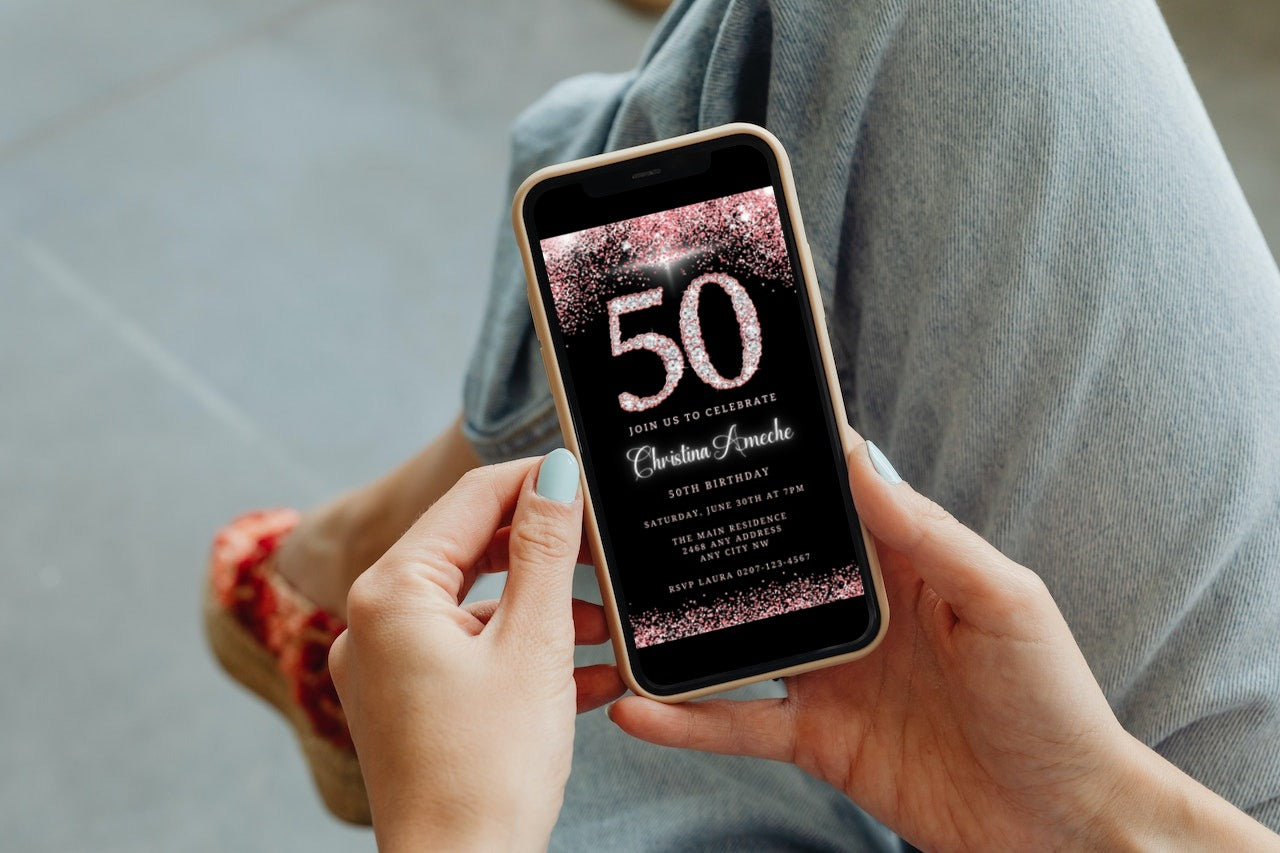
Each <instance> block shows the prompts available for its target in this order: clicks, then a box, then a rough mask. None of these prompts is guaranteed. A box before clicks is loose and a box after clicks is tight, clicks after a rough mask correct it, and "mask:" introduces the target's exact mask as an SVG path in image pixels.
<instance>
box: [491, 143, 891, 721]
mask: <svg viewBox="0 0 1280 853" xmlns="http://www.w3.org/2000/svg"><path fill="white" fill-rule="evenodd" d="M734 134H751V135H752V136H756V137H758V138H760V139H762V140H764V141H765V142H766V143H767V144H768V145H769V148H770V149H772V151H773V154H774V156H775V157H776V158H777V160H778V167H779V172H780V174H781V176H782V197H783V199H784V201H785V203H786V205H787V210H788V212H789V214H790V216H791V223H792V227H793V229H794V231H795V241H796V248H797V249H798V250H799V252H800V268H801V271H802V273H803V279H804V288H805V291H806V292H807V293H808V296H809V305H810V307H811V308H812V310H813V316H814V318H815V321H816V323H817V333H818V334H817V338H818V347H819V349H820V350H821V352H822V362H823V366H824V368H825V370H826V374H827V386H828V388H829V389H830V391H831V400H832V404H833V405H834V407H835V415H836V423H837V424H847V423H848V420H847V418H846V416H845V410H844V398H843V397H842V396H841V395H840V386H839V380H838V379H837V376H836V368H835V361H834V360H833V359H832V357H831V344H830V341H829V340H828V339H827V322H826V312H825V311H824V310H823V307H822V299H821V297H820V296H819V291H818V287H817V277H816V276H815V275H814V272H813V259H812V258H811V257H810V255H809V243H808V240H806V238H805V234H804V224H803V223H802V221H801V219H800V206H799V205H798V204H797V203H796V192H795V182H794V180H793V179H792V176H791V163H790V162H789V161H788V160H787V153H786V151H785V150H783V148H782V143H780V142H779V141H778V140H777V138H776V137H775V136H774V135H773V134H772V133H770V132H769V131H767V130H765V129H764V128H762V127H758V126H756V125H754V124H746V123H743V122H739V123H735V124H726V125H721V126H720V127H713V128H710V129H709V130H701V131H698V132H697V133H690V134H686V135H684V136H677V137H674V138H672V139H666V140H663V141H661V142H651V143H648V144H646V145H638V146H636V147H634V148H624V149H622V150H620V151H611V152H609V153H607V154H599V155H596V156H594V157H586V158H584V159H582V160H574V161H572V162H569V163H561V164H559V165H556V166H548V167H546V168H544V169H539V170H538V171H536V172H534V173H533V174H532V175H530V176H529V177H528V178H526V179H525V181H524V183H522V184H521V185H520V188H519V189H518V190H517V191H516V197H515V201H514V202H513V203H512V219H513V222H514V224H515V230H516V238H517V240H518V242H519V244H520V253H521V256H522V257H523V258H524V270H525V277H526V279H527V281H528V287H529V306H530V308H531V309H532V311H533V324H534V327H535V328H536V329H537V332H538V341H539V343H540V345H541V349H542V363H543V366H544V367H545V368H546V371H547V380H548V381H549V382H550V383H551V391H552V393H553V394H554V395H555V401H556V413H557V414H558V415H559V416H560V429H561V431H562V432H563V434H564V442H565V446H566V447H568V448H569V449H570V450H572V451H573V452H574V454H575V455H576V456H577V457H578V458H579V459H581V458H582V452H581V448H580V447H579V442H578V436H577V433H576V430H575V429H574V426H573V418H572V417H570V414H569V400H568V396H567V395H566V394H565V390H564V382H563V381H562V380H561V377H560V365H559V363H558V361H557V359H556V352H555V347H554V346H553V345H552V343H551V330H550V326H549V325H548V322H547V307H546V305H545V304H544V303H543V300H542V290H541V288H540V287H539V286H538V277H537V272H536V268H535V267H534V263H533V249H532V247H531V245H530V243H529V235H528V232H527V231H526V230H525V227H524V216H523V208H524V202H525V198H526V197H527V196H528V195H529V191H530V190H531V189H533V187H534V186H536V185H537V184H538V183H540V182H541V181H543V180H546V179H547V178H551V177H555V176H558V175H567V174H572V173H574V172H581V171H584V170H586V169H591V168H595V167H596V166H605V165H609V164H611V163H618V162H620V161H623V160H629V159H632V158H635V157H643V156H645V155H647V154H654V153H657V152H659V151H667V150H670V149H673V148H680V147H683V146H686V145H691V144H694V143H697V142H703V141H705V140H708V139H716V138H719V137H722V136H731V135H734ZM850 432H851V431H850V430H846V429H841V430H840V444H841V446H842V447H843V448H844V452H845V454H846V456H847V455H848V453H849V450H850V444H849V437H850ZM580 486H581V488H582V494H583V499H584V501H585V504H586V531H587V537H588V539H589V540H590V543H591V553H592V556H593V557H594V559H595V564H596V577H597V578H598V579H599V582H600V594H601V596H602V597H603V600H604V607H605V612H606V615H607V617H608V620H609V634H610V636H611V638H612V642H613V653H614V657H615V658H616V659H617V663H618V670H619V672H620V673H621V674H622V678H623V680H624V681H626V683H627V686H628V687H630V688H631V689H632V690H633V691H635V692H636V693H637V694H639V695H641V696H647V697H649V698H650V699H656V700H658V701H660V702H684V701H686V700H689V699H694V698H697V697H699V696H705V695H707V694H709V693H719V692H721V691H724V690H732V689H733V688H735V687H741V686H742V685H744V684H752V683H754V682H757V681H766V680H768V679H771V678H781V677H783V676H788V675H796V674H798V673H801V672H808V671H810V670H814V669H821V668H823V667H828V666H834V665H836V664H841V663H845V662H847V661H851V660H856V659H858V658H860V657H863V656H865V655H867V654H870V653H871V652H872V651H873V650H874V649H875V648H876V646H878V645H879V644H880V641H881V640H882V639H883V638H884V632H885V630H886V629H887V628H888V626H889V603H888V600H887V599H886V597H885V592H884V581H883V579H882V578H881V576H880V561H879V559H878V558H877V556H876V549H875V543H874V542H873V541H872V539H871V537H870V536H869V535H868V534H867V530H866V528H865V527H862V539H863V542H864V543H866V551H867V558H868V560H869V562H870V564H871V566H870V568H871V580H872V587H873V589H874V593H875V596H876V601H877V602H878V603H879V607H880V630H879V631H878V632H877V634H876V636H875V637H874V638H873V639H872V640H871V642H870V643H868V644H867V645H866V646H864V647H863V648H861V649H858V650H857V651H855V652H849V653H848V654H843V655H837V656H835V657H829V658H822V659H821V660H816V661H809V662H808V663H803V664H797V665H795V666H788V667H785V668H783V669H777V670H772V671H770V672H763V673H760V674H759V675H753V676H750V677H748V678H738V679H735V680H733V681H726V682H723V683H720V684H714V685H711V686H709V687H702V688H699V689H697V690H690V691H687V692H685V693H680V694H677V695H674V696H657V695H655V694H653V693H651V692H649V691H647V690H645V689H644V688H642V687H641V686H640V685H639V684H638V683H637V682H636V679H635V676H634V675H633V673H632V672H631V659H630V657H629V656H628V655H627V649H626V644H625V643H624V642H623V639H622V637H623V633H622V619H621V616H620V614H619V612H618V603H617V601H616V599H615V598H614V594H613V584H612V583H611V582H610V578H609V565H608V563H607V562H606V561H605V559H604V550H603V548H602V547H601V543H600V531H599V530H598V529H597V527H596V513H595V506H594V502H593V496H592V494H591V492H590V491H589V490H588V489H587V480H586V476H585V473H584V474H583V475H582V477H581V480H580ZM859 525H860V526H861V522H859Z"/></svg>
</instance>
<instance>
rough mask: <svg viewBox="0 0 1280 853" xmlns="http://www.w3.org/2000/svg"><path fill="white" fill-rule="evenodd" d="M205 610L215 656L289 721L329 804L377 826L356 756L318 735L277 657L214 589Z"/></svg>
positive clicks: (349, 819) (331, 808)
mask: <svg viewBox="0 0 1280 853" xmlns="http://www.w3.org/2000/svg"><path fill="white" fill-rule="evenodd" d="M203 609H204V630H205V636H206V637H207V638H208V640H209V647H210V648H211V649H212V650H213V654H214V657H216V658H217V660H218V663H219V664H220V665H221V666H222V668H223V670H225V671H226V673H227V675H229V676H231V677H232V678H233V679H235V680H236V681H238V682H239V683H240V684H241V685H242V686H244V687H245V689H247V690H249V691H250V692H252V693H254V694H256V695H257V696H259V697H260V698H261V699H263V700H264V701H266V702H268V703H270V704H271V706H272V707H274V708H275V709H276V710H277V711H279V712H280V714H281V715H282V716H283V717H284V718H285V719H286V720H288V721H289V725H290V726H291V727H292V728H293V732H294V735H296V736H297V738H298V744H299V745H300V746H301V747H302V754H303V755H304V756H306V759H307V764H308V765H309V766H310V767H311V778H312V779H313V780H314V781H315V785H316V789H317V790H318V791H319V792H320V798H321V799H322V800H324V804H325V806H326V807H327V808H328V809H329V811H330V812H332V813H333V814H334V816H335V817H338V818H340V819H342V820H345V821H347V822H348V823H354V824H361V825H364V826H369V825H371V824H372V823H373V819H372V816H371V815H370V813H369V798H368V796H367V795H366V794H365V788H364V776H362V775H361V773H360V763H359V761H357V760H356V756H355V753H352V752H349V751H347V750H344V749H340V748H339V747H337V746H334V745H333V744H332V743H330V742H329V741H327V740H325V739H324V738H322V737H319V736H318V735H316V734H315V733H314V732H313V731H312V726H311V721H310V720H309V719H308V718H307V715H306V712H305V711H304V710H303V709H302V707H301V706H300V705H298V703H297V702H295V701H294V699H293V696H292V694H291V691H290V689H289V683H288V681H287V680H286V679H285V677H284V675H283V674H282V673H281V672H280V669H279V667H278V666H277V665H276V660H275V658H274V657H273V656H272V655H271V653H270V652H269V651H267V649H265V648H263V646H262V645H261V644H259V643H258V642H257V640H255V639H254V637H253V635H252V634H250V633H249V631H247V630H246V629H245V628H244V626H243V625H241V624H240V623H239V622H237V621H236V619H235V617H234V616H232V615H231V614H230V613H229V612H228V611H227V610H226V609H224V608H223V607H221V606H220V605H219V603H218V600H217V598H216V596H215V595H214V593H213V590H212V589H211V588H206V589H205V595H204V607H203Z"/></svg>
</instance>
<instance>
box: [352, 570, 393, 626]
mask: <svg viewBox="0 0 1280 853" xmlns="http://www.w3.org/2000/svg"><path fill="white" fill-rule="evenodd" d="M386 598H387V593H386V584H385V582H384V581H383V579H382V577H381V576H380V573H379V572H378V571H377V568H376V567H375V568H372V569H369V570H368V571H366V572H363V573H362V574H361V575H360V576H359V577H358V578H356V580H355V583H353V584H351V589H350V590H349V591H348V592H347V626H348V627H351V628H356V629H359V628H362V627H363V626H365V625H367V624H369V623H370V622H372V621H373V620H374V619H376V618H377V614H378V613H379V612H380V611H381V610H382V609H383V604H384V602H385V601H386Z"/></svg>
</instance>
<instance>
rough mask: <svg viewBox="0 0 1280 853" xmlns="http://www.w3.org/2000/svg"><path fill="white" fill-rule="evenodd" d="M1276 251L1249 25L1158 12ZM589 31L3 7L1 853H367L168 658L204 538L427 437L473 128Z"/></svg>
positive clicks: (393, 2)
mask: <svg viewBox="0 0 1280 853" xmlns="http://www.w3.org/2000/svg"><path fill="white" fill-rule="evenodd" d="M1166 7H1167V9H1168V10H1169V13H1170V15H1171V19H1172V20H1171V25H1172V27H1173V30H1174V32H1175V35H1176V36H1177V37H1178V38H1179V40H1180V43H1181V44H1182V45H1183V48H1184V51H1185V52H1186V54H1187V56H1188V60H1189V62H1190V63H1191V65H1192V71H1193V73H1194V74H1195V76H1196V78H1197V80H1198V81H1199V83H1200V85H1201V87H1202V91H1203V92H1204V94H1205V97H1206V100H1207V102H1208V107H1209V111H1210V113H1211V115H1212V116H1213V117H1214V118H1215V120H1216V122H1217V123H1218V126H1219V129H1220V132H1221V134H1222V137H1223V141H1224V145H1225V147H1226V149H1227V151H1228V153H1229V155H1230V156H1231V157H1232V158H1233V161H1234V163H1235V166H1236V169H1237V173H1238V175H1239V176H1240V179H1241V182H1242V184H1243V185H1244V187H1245V191H1246V193H1247V194H1248V195H1249V196H1250V197H1251V199H1252V201H1253V204H1254V205H1255V209H1256V211H1257V213H1258V215H1259V218H1260V220H1261V221H1262V225H1263V230H1264V232H1265V233H1266V234H1267V235H1268V237H1269V239H1270V240H1271V245H1272V246H1273V247H1274V246H1277V245H1280V149H1278V147H1277V146H1278V143H1277V142H1276V140H1277V139H1280V102H1278V98H1280V95H1278V93H1280V7H1277V6H1276V5H1275V4H1273V3H1271V2H1269V0H1257V2H1245V0H1168V2H1167V3H1166ZM649 26H650V24H649V22H648V21H647V20H646V19H644V18H640V17H637V16H634V15H632V14H630V13H628V12H626V11H624V10H622V9H621V8H619V7H617V6H616V5H614V4H613V3H610V2H607V0H525V2H514V0H504V2H501V3H483V4H467V3H448V4H446V3H443V2H440V0H363V2H341V0H254V2H250V0H164V2H161V0H116V2H114V3H110V4H104V3H100V2H95V0H0V81H4V82H3V84H0V577H2V578H3V583H4V592H3V594H0V675H3V678H4V684H3V685H2V686H0V724H3V726H4V734H3V736H2V737H0V767H3V768H5V772H4V774H3V775H2V776H0V829H2V830H3V832H4V841H3V842H0V847H4V848H5V849H14V850H136V849H165V850H172V849H184V850H185V849H192V850H198V849H210V850H214V849H273V850H274V849H303V848H306V849H311V850H324V849H335V850H337V849H343V850H350V849H361V848H364V849H368V848H371V847H372V838H371V836H370V835H369V834H368V833H367V832H363V831H357V830H351V829H347V828H345V827H343V826H341V825H339V824H337V823H335V822H332V821H330V820H328V819H327V818H326V817H325V816H324V813H323V812H322V811H321V809H320V807H319V805H318V804H317V801H316V800H315V798H314V796H313V795H312V793H311V791H310V789H309V787H308V785H307V782H306V781H305V776H304V768H303V764H302V761H301V759H300V757H299V756H298V754H297V751H296V750H295V748H294V745H293V743H292V742H291V740H290V738H289V737H288V736H287V734H286V730H285V727H284V725H283V724H282V723H280V722H279V721H278V720H277V719H276V718H275V717H274V716H273V715H271V714H269V713H267V712H266V711H265V710H264V709H263V708H262V707H261V706H259V705H258V704H256V703H253V702H251V701H249V700H248V699H247V698H246V697H245V696H244V695H242V694H240V693H238V692H235V691H233V690H231V689H229V688H228V687H227V685H226V684H225V683H224V682H223V681H222V679H220V678H219V677H218V676H217V675H216V674H215V670H214V667H213V665H212V664H211V663H210V661H209V659H208V656H207V654H206V653H205V651H204V647H203V644H202V641H201V639H200V636H199V634H198V631H197V624H196V618H195V614H196V610H197V602H198V598H199V585H200V572H201V569H202V563H203V559H204V551H205V547H206V542H207V537H208V535H209V533H210V531H211V530H212V529H213V528H214V527H215V526H216V525H217V524H218V523H220V522H221V521H222V520H224V519H225V518H227V517H229V516H230V515H232V514H234V513H236V512H238V511H240V510H242V509H244V508H247V507H253V506H260V505H264V504H273V503H275V504H290V505H306V504H308V503H310V502H313V501H315V500H317V499H319V498H321V497H323V496H325V495H327V494H329V493H330V492H331V491H333V490H334V489H336V488H338V487H341V486H343V485H348V484H352V483H355V482H358V481H360V480H362V479H364V478H367V477H370V476H372V475H374V474H375V473H377V472H380V471H381V470H383V469H385V468H386V467H388V466H390V465H391V464H392V463H393V462H395V461H396V460H398V459H399V458H401V457H402V456H404V455H406V454H408V453H409V452H410V451H412V450H413V449H414V448H415V447H416V446H417V444H418V443H419V441H420V440H421V439H422V438H423V437H424V436H426V435H429V434H431V433H432V432H434V431H435V430H437V429H439V428H440V427H442V426H443V425H444V424H445V423H446V422H447V420H448V419H449V417H450V416H451V415H452V414H453V412H454V411H456V409H457V407H458V399H459V388H460V375H459V365H460V359H461V358H462V357H463V354H464V351H465V350H466V349H467V347H468V342H469V341H470V339H471V337H472V332H473V330H474V329H475V327H476V325H477V324H478V322H479V312H480V308H481V305H482V301H483V290H484V284H485V281H486V276H487V272H488V256H489V247H490V243H491V239H492V235H493V234H494V233H495V230H496V229H498V228H505V227H507V226H506V214H505V209H506V204H507V201H508V200H507V199H505V198H504V197H503V186H504V168H505V128H506V126H507V124H508V122H509V121H510V119H511V118H512V117H513V116H514V115H515V113H516V112H517V111H518V110H519V109H520V108H521V107H522V106H524V105H525V104H526V103H528V102H529V101H530V100H531V99H533V98H534V97H535V96H536V95H537V94H539V93H540V92H541V91H543V90H544V89H545V88H546V87H547V86H548V85H550V84H551V83H552V82H554V81H555V80H557V79H560V78H561V77H564V76H566V75H568V74H571V73H573V72H576V71H581V70H589V69H606V70H609V69H621V68H624V67H626V66H627V65H628V64H629V63H630V62H631V61H632V60H633V58H634V57H635V55H636V54H637V52H638V50H639V48H640V46H641V44H642V42H643V40H644V38H645V37H646V35H647V32H648V29H649Z"/></svg>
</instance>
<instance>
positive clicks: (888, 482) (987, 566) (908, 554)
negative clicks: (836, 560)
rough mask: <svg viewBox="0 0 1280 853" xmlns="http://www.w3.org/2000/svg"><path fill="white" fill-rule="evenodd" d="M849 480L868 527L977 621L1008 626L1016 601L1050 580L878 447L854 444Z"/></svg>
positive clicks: (955, 606) (960, 612)
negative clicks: (926, 490) (941, 502)
mask: <svg viewBox="0 0 1280 853" xmlns="http://www.w3.org/2000/svg"><path fill="white" fill-rule="evenodd" d="M847 461H848V465H849V487H850V489H852V491H853V501H854V504H855V505H856V506H857V508H858V515H859V516H860V517H861V518H862V521H863V523H864V524H865V525H866V527H867V530H868V531H870V533H871V534H872V535H873V536H874V537H875V538H876V539H877V540H878V541H879V542H881V543H883V544H884V545H887V546H888V547H889V548H891V549H892V550H894V551H896V552H897V553H898V554H900V555H902V556H903V557H905V558H906V561H907V562H908V563H910V565H911V567H912V568H914V569H915V571H916V573H917V574H919V576H920V579H921V580H923V581H924V582H925V583H926V584H928V585H929V586H930V587H932V588H933V590H934V591H935V592H936V593H937V594H938V595H939V596H940V597H941V598H942V599H943V600H944V601H946V602H947V603H948V604H949V605H951V607H952V609H953V610H955V612H956V613H957V615H959V616H961V618H965V619H968V620H969V621H971V622H974V623H976V624H986V625H990V626H991V627H1000V626H999V625H998V624H997V623H999V622H1002V621H1003V617H1004V616H1007V615H1012V614H1011V613H1010V610H1009V608H1008V607H1001V606H999V605H1000V604H1016V603H1018V602H1021V601H1025V600H1026V596H1027V594H1028V593H1029V592H1030V591H1031V589H1032V587H1033V586H1043V584H1042V583H1041V581H1040V579H1039V577H1037V576H1036V575H1035V573H1034V572H1032V571H1030V570H1029V569H1026V568H1024V567H1023V566H1020V565H1018V564H1017V563H1015V562H1013V561H1012V560H1010V559H1009V558H1008V557H1006V556H1005V555H1004V554H1002V553H1000V551H998V550H997V549H996V548H995V547H993V546H992V545H991V544H990V543H988V542H987V541H986V540H985V539H983V538H982V537H981V536H979V535H978V534H976V533H974V532H973V531H972V530H970V529H969V528H967V527H965V526H964V525H963V524H961V523H960V522H959V521H957V520H956V519H955V518H954V517H952V515H951V514H950V513H949V512H947V511H946V510H945V509H943V508H942V507H940V506H938V504H936V503H934V502H933V501H931V500H929V499H928V498H926V497H925V496H924V495H922V494H920V493H919V492H917V491H916V490H915V489H913V488H912V487H911V486H910V485H908V484H907V483H905V482H903V481H902V478H901V477H899V476H898V473H897V472H896V471H895V470H894V468H893V465H892V464H890V462H889V460H888V459H887V458H885V456H884V454H883V453H882V452H881V451H880V449H879V448H878V447H876V446H875V445H874V444H872V443H871V442H869V441H864V442H860V443H859V444H857V445H856V446H855V447H854V448H853V450H851V451H850V453H849V456H848V458H847Z"/></svg>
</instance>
